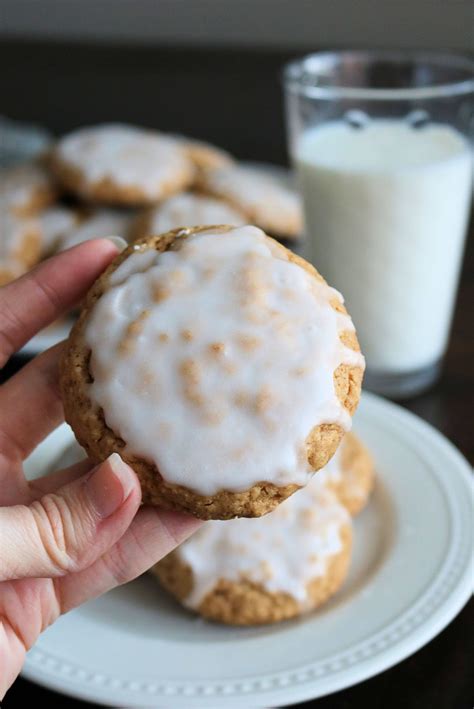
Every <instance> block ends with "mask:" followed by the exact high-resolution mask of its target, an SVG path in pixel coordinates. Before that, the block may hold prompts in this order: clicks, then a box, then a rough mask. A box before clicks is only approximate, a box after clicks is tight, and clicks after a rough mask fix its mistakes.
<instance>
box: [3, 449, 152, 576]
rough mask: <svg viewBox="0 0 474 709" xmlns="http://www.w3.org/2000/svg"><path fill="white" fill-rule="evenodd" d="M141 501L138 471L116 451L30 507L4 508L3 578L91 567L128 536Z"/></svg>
mask: <svg viewBox="0 0 474 709" xmlns="http://www.w3.org/2000/svg"><path fill="white" fill-rule="evenodd" d="M140 500H141V490H140V484H139V482H138V478H137V477H136V475H135V473H134V471H133V470H132V469H131V468H130V467H129V466H128V465H126V464H125V463H124V462H123V461H122V460H121V458H120V457H119V456H118V455H117V454H116V453H113V454H112V455H111V456H110V457H109V458H107V460H106V461H104V462H103V463H102V464H101V465H99V466H97V467H96V468H94V470H93V471H92V472H91V473H90V474H89V475H86V476H85V477H83V478H80V479H79V480H76V481H74V482H72V483H70V484H69V485H66V486H65V487H63V488H60V489H59V490H57V491H56V492H55V493H50V494H48V495H45V496H44V497H42V498H41V499H39V500H37V501H35V502H33V503H32V504H31V505H30V506H26V505H15V506H12V507H3V508H0V581H3V580H9V579H19V578H24V577H56V576H63V575H65V574H67V573H74V572H77V571H81V570H82V569H85V568H87V567H88V566H90V565H91V564H93V563H94V562H95V561H96V560H97V559H98V558H100V557H101V556H103V555H104V554H105V552H106V551H108V550H109V549H110V548H111V547H112V546H113V545H114V544H115V543H116V542H117V541H118V540H119V539H120V538H121V537H122V536H123V534H124V533H125V531H126V530H127V528H128V527H129V526H130V524H131V522H132V519H133V517H134V516H135V514H136V512H137V509H138V506H139V504H140Z"/></svg>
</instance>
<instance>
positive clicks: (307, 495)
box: [154, 476, 352, 624]
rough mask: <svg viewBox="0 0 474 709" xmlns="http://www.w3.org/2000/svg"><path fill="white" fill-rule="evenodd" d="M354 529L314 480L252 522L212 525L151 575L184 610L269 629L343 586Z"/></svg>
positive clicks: (313, 605) (216, 523)
mask: <svg viewBox="0 0 474 709" xmlns="http://www.w3.org/2000/svg"><path fill="white" fill-rule="evenodd" d="M351 537H352V535H351V522H350V517H349V515H348V513H347V511H346V510H345V508H344V507H343V506H342V505H340V504H339V502H338V501H337V499H336V497H335V495H334V494H333V493H332V492H331V491H330V490H328V489H326V488H325V486H324V485H323V484H321V483H320V482H319V481H318V476H316V477H315V478H313V480H312V481H311V482H310V483H309V484H308V486H307V487H306V488H305V489H304V490H301V491H299V492H298V493H296V494H295V495H293V496H292V497H291V498H290V499H289V500H286V501H285V502H284V503H282V504H281V505H280V506H279V507H278V509H277V510H275V511H274V512H272V514H270V515H267V516H265V517H261V518H259V519H257V520H252V521H249V520H244V519H237V520H231V521H230V522H225V523H224V522H220V521H212V522H209V523H208V524H206V525H204V526H203V527H202V528H201V529H199V530H198V531H197V532H196V533H195V534H194V535H193V536H192V537H191V538H190V539H188V540H187V541H186V542H184V544H182V545H181V546H180V547H179V549H177V550H176V551H174V552H172V553H171V554H170V555H169V556H168V557H167V558H166V559H164V560H163V561H162V562H159V563H158V564H157V565H156V567H155V568H154V573H155V574H156V575H157V577H158V578H159V579H160V581H161V582H162V583H163V585H164V586H165V588H167V590H169V591H170V592H171V593H173V595H175V596H176V597H177V598H178V599H179V600H180V601H181V602H182V603H183V605H184V606H186V607H187V608H190V609H192V610H195V611H197V612H199V613H201V614H202V615H204V616H205V617H208V618H212V619H214V620H218V621H220V622H224V623H233V624H254V623H270V622H276V621H279V620H283V619H285V618H290V617H292V616H294V615H298V614H299V613H303V612H305V611H308V610H310V609H312V608H315V607H316V606H318V605H320V604H321V603H322V602H324V601H325V600H326V599H327V598H328V597H329V596H330V595H331V594H332V593H334V592H335V591H336V590H337V589H338V588H339V587H340V585H341V584H342V582H343V580H344V577H345V574H346V571H347V568H348V563H349V558H350V549H351Z"/></svg>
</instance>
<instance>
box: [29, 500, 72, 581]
mask: <svg viewBox="0 0 474 709" xmlns="http://www.w3.org/2000/svg"><path fill="white" fill-rule="evenodd" d="M30 510H31V512H32V515H33V520H34V524H35V531H36V533H37V534H38V536H39V538H40V540H41V544H42V548H43V549H44V552H45V554H46V555H47V557H48V560H49V561H50V563H51V564H52V566H53V567H54V569H55V570H56V571H57V573H59V574H64V573H68V572H71V571H75V570H76V569H77V558H76V557H77V553H78V548H79V545H78V539H77V535H76V533H75V529H74V524H73V519H72V513H71V511H70V508H69V505H68V503H67V502H66V500H64V498H62V497H61V496H60V495H54V494H51V495H45V497H43V498H42V499H41V500H37V501H35V502H33V503H32V505H31V506H30Z"/></svg>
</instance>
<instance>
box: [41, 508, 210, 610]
mask: <svg viewBox="0 0 474 709" xmlns="http://www.w3.org/2000/svg"><path fill="white" fill-rule="evenodd" d="M201 524H203V523H202V521H201V520H198V519H195V518H194V517H190V516H189V515H185V514H181V513H178V512H170V511H168V510H161V509H157V508H154V507H143V508H142V509H141V510H140V511H139V512H138V514H137V516H136V517H135V519H134V520H133V522H132V524H131V526H130V527H129V529H128V530H127V531H126V532H125V534H124V535H123V537H122V538H121V539H120V540H119V541H118V542H117V543H116V544H115V545H114V546H113V547H112V548H111V549H110V550H109V551H108V552H107V553H106V554H104V556H102V557H101V558H100V559H98V560H97V561H96V562H95V563H94V564H92V565H91V566H90V567H89V568H88V569H85V570H84V571H80V572H79V573H76V574H70V575H69V576H65V577H64V578H60V579H56V581H55V588H56V594H57V598H58V602H59V606H60V608H61V612H62V613H66V612H67V611H69V610H71V608H75V607H76V606H78V605H80V604H81V603H84V602H85V601H88V600H90V599H91V598H95V597H96V596H99V595H101V594H102V593H105V592H106V591H109V590H110V589H111V588H115V586H118V585H120V584H123V583H126V582H128V581H131V580H132V579H134V578H136V577H137V576H140V575H141V574H143V573H144V572H145V571H147V570H148V569H149V568H151V567H152V566H153V564H156V563H157V562H158V561H159V560H160V559H162V558H163V557H164V556H166V555H167V554H169V552H170V551H172V550H173V549H174V548H175V547H177V546H178V545H179V544H181V542H183V541H184V540H185V539H187V538H188V537H189V536H191V534H192V533H193V532H195V531H196V530H197V529H198V528H199V527H200V525H201Z"/></svg>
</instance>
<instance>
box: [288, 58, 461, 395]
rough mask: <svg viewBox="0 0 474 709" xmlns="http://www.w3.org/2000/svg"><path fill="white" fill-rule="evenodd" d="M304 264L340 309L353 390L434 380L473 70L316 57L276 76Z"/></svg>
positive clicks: (455, 261)
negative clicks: (347, 331)
mask: <svg viewBox="0 0 474 709" xmlns="http://www.w3.org/2000/svg"><path fill="white" fill-rule="evenodd" d="M284 83H285V96H286V108H287V123H288V134H289V146H290V153H291V157H292V160H293V162H294V164H295V166H296V171H297V177H298V182H299V186H300V190H301V193H302V195H303V200H304V209H305V220H306V241H305V246H304V250H305V253H304V255H305V256H306V258H308V260H309V261H312V262H313V263H314V265H315V266H316V267H317V268H318V270H319V271H320V272H321V274H322V275H323V276H324V277H325V278H327V280H328V281H329V283H330V284H331V285H333V286H334V287H336V288H337V289H338V290H340V291H341V292H342V293H343V294H344V297H345V299H346V303H347V307H348V310H349V312H350V313H351V315H352V317H353V319H354V323H355V326H356V329H357V332H358V335H359V340H360V343H361V347H362V351H363V352H364V354H365V356H366V360H367V373H366V379H365V384H366V386H367V387H368V388H369V389H372V390H374V391H377V392H379V393H382V394H385V395H387V396H392V397H404V396H410V395H412V394H415V393H417V392H420V391H422V390H424V389H426V388H427V387H428V386H430V385H431V384H432V383H433V382H434V381H435V380H436V378H437V377H438V375H439V372H440V368H441V363H442V359H443V355H444V353H445V350H446V345H447V341H448V335H449V330H450V324H451V319H452V313H453V306H454V301H455V297H456V290H457V284H458V278H459V270H460V265H461V261H462V254H463V246H464V240H465V234H466V227H467V222H468V217H469V211H470V203H471V196H472V175H473V163H472V144H473V135H474V62H471V61H470V60H468V59H465V58H462V57H454V56H446V55H438V54H429V53H428V54H426V53H410V52H403V53H402V52H400V53H394V52H385V53H384V52H374V53H372V52H334V53H331V52H324V53H317V54H312V55H309V56H307V57H304V58H303V59H301V60H297V61H294V62H292V63H290V64H289V65H288V66H287V67H286V69H285V73H284Z"/></svg>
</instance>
